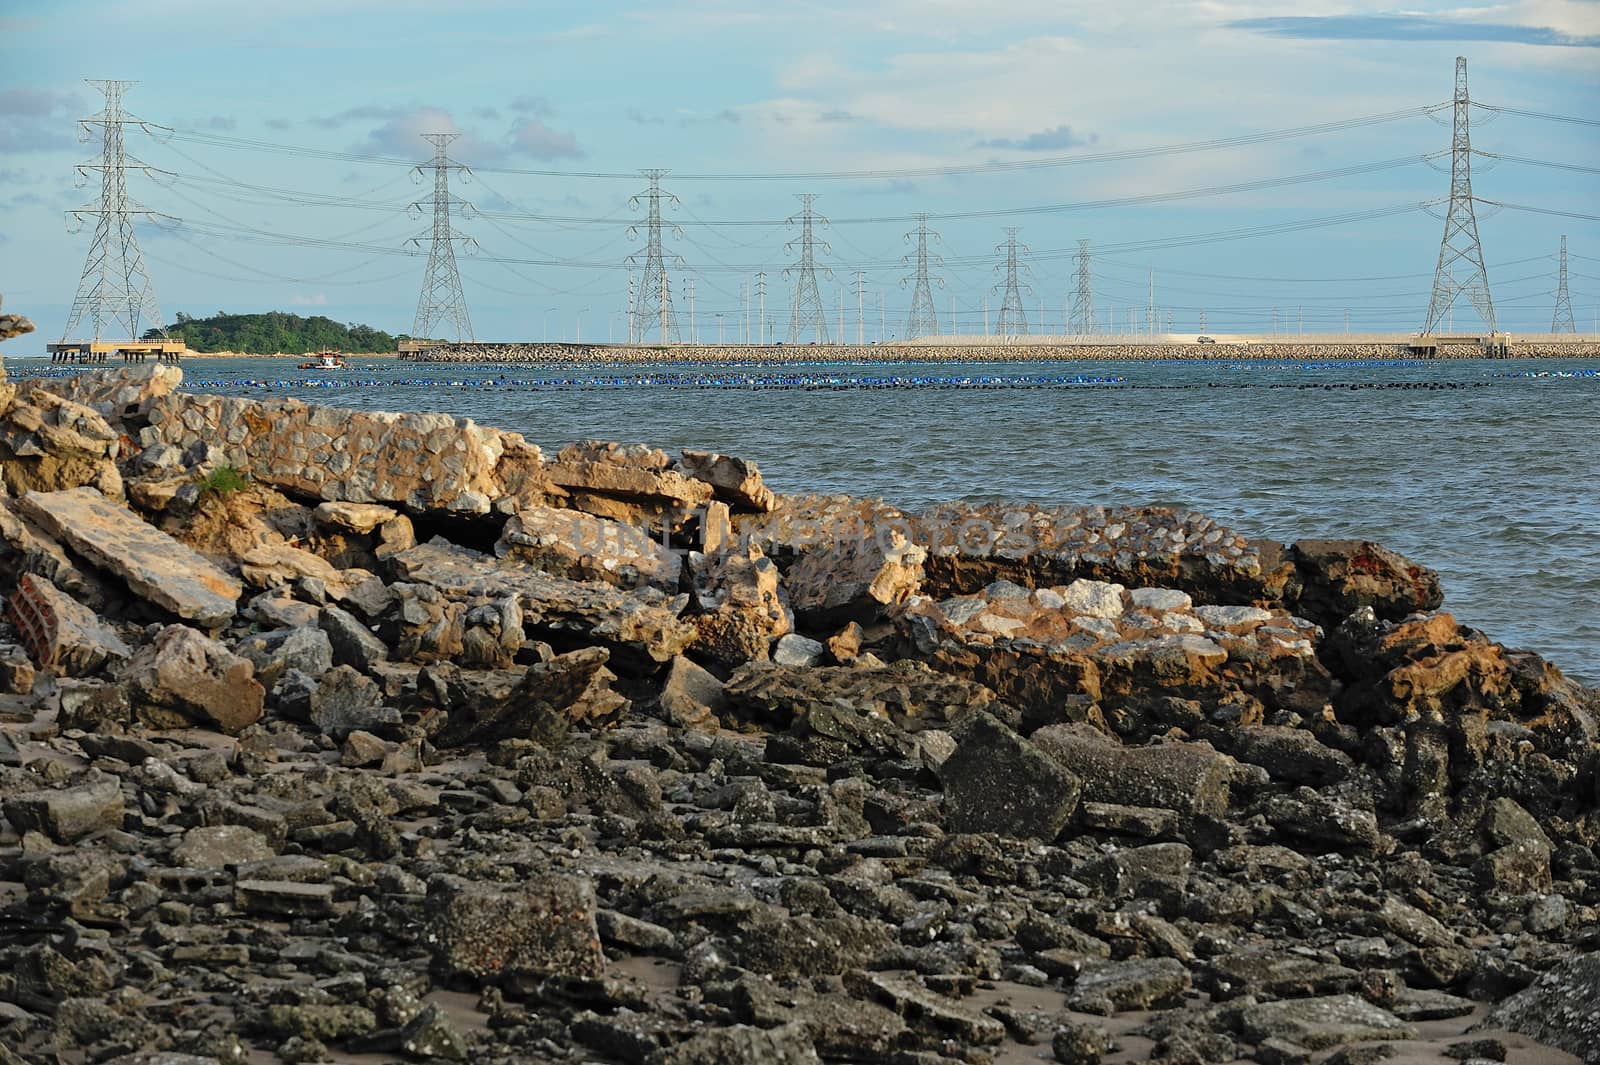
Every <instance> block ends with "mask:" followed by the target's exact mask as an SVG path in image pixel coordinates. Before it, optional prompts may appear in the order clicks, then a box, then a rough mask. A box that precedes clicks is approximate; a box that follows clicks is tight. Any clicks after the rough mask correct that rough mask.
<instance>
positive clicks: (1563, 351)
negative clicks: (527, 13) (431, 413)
mask: <svg viewBox="0 0 1600 1065" xmlns="http://www.w3.org/2000/svg"><path fill="white" fill-rule="evenodd" d="M1597 356H1600V342H1597V341H1592V340H1584V341H1530V342H1522V343H1519V342H1515V341H1513V342H1512V343H1511V344H1510V347H1509V355H1508V356H1507V357H1538V358H1592V357H1597ZM405 357H406V358H410V359H413V360H415V361H417V362H443V363H483V364H537V365H551V366H563V365H572V366H587V365H630V364H638V365H659V364H689V365H694V364H740V363H745V364H760V365H797V364H805V363H823V364H826V363H986V362H1084V361H1088V362H1095V361H1106V362H1150V361H1183V362H1228V361H1234V360H1241V359H1248V360H1267V361H1288V362H1294V361H1329V360H1336V361H1346V360H1374V359H1376V360H1384V359H1402V358H1415V357H1417V356H1415V355H1413V353H1412V351H1411V349H1410V347H1409V346H1408V345H1406V344H1403V343H1371V342H1369V343H1350V344H1341V343H1314V344H1311V343H1295V342H1288V341H1285V342H1283V343H1249V344H1238V343H1218V344H1196V343H1150V344H1138V343H1132V344H1052V343H1017V344H1005V343H998V342H997V343H992V344H898V343H893V344H865V345H857V344H797V345H789V344H767V345H752V344H724V345H715V344H669V345H653V346H652V345H626V344H560V343H541V344H519V343H504V344H501V343H473V344H441V345H439V346H437V347H433V348H426V349H423V350H421V351H416V352H411V353H406V354H405ZM1429 357H1430V358H1438V359H1478V358H1482V357H1483V352H1482V350H1481V349H1480V348H1479V347H1478V346H1477V345H1473V344H1462V345H1456V346H1447V347H1442V348H1440V349H1439V351H1438V354H1436V355H1432V356H1429Z"/></svg>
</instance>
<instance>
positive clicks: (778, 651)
mask: <svg viewBox="0 0 1600 1065" xmlns="http://www.w3.org/2000/svg"><path fill="white" fill-rule="evenodd" d="M826 651H827V648H826V647H824V646H822V644H820V643H818V642H817V641H816V640H813V639H811V638H809V637H806V636H801V635H800V634H799V633H794V632H791V633H789V634H787V635H785V636H780V637H778V642H777V643H776V644H774V645H773V648H772V661H773V663H774V664H776V665H780V666H792V667H805V666H814V665H817V664H818V663H819V662H821V661H822V656H823V654H824V653H826Z"/></svg>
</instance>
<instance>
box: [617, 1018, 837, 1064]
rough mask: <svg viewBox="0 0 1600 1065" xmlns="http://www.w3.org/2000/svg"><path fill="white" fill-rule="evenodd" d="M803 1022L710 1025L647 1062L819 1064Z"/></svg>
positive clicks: (814, 1048) (819, 1059)
mask: <svg viewBox="0 0 1600 1065" xmlns="http://www.w3.org/2000/svg"><path fill="white" fill-rule="evenodd" d="M821 1062H822V1059H821V1058H819V1057H817V1050H816V1047H815V1045H813V1043H812V1041H811V1037H810V1036H808V1035H807V1034H806V1030H805V1026H804V1025H801V1024H798V1023H792V1024H786V1025H783V1026H781V1027H778V1028H755V1027H752V1026H749V1025H744V1024H735V1025H731V1026H729V1027H726V1028H711V1029H708V1030H706V1031H702V1032H700V1033H698V1034H697V1035H693V1036H691V1037H689V1038H688V1039H686V1040H684V1041H683V1042H682V1043H679V1044H678V1045H677V1046H672V1047H663V1048H661V1049H660V1050H657V1051H656V1052H655V1053H653V1054H651V1055H650V1057H649V1058H648V1059H647V1065H821Z"/></svg>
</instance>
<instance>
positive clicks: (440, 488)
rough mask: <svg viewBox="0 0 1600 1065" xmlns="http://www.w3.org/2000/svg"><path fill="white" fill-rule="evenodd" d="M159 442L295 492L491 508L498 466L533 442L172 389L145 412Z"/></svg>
mask: <svg viewBox="0 0 1600 1065" xmlns="http://www.w3.org/2000/svg"><path fill="white" fill-rule="evenodd" d="M147 416H148V418H149V421H150V429H151V431H152V435H153V437H154V440H155V441H162V442H166V443H169V444H175V445H177V446H179V447H183V448H188V447H190V446H191V445H193V444H195V443H198V442H206V443H211V444H214V445H215V446H216V447H218V448H219V449H220V451H221V456H222V461H224V462H226V463H228V464H229V465H232V466H235V467H237V468H238V469H240V470H243V471H244V472H246V473H248V474H249V475H250V476H251V477H252V478H254V479H255V480H257V481H260V482H263V483H266V484H269V485H272V486H273V487H275V488H279V489H282V490H283V491H286V492H290V493H293V494H295V495H298V496H310V497H312V498H316V499H321V500H330V501H343V502H350V503H383V504H389V505H395V506H405V507H409V508H412V509H414V510H418V511H428V510H448V511H456V512H463V513H469V514H487V513H488V512H489V510H490V507H491V506H492V504H493V502H494V500H495V499H497V498H499V497H500V496H502V495H505V494H514V493H511V492H510V488H511V486H510V485H509V484H508V483H507V481H508V478H507V477H505V476H502V475H501V472H500V466H501V465H502V463H504V462H512V461H513V460H514V459H515V457H516V456H518V455H520V454H521V453H522V452H524V451H531V452H532V454H533V455H534V456H537V453H538V451H537V449H536V448H532V447H531V446H530V445H528V444H526V443H525V442H524V441H523V440H522V438H521V437H520V436H519V435H517V434H516V433H506V432H501V431H499V430H495V429H486V428H482V427H480V426H478V425H476V424H475V423H474V422H473V421H472V420H471V419H456V418H452V417H450V416H449V415H447V414H416V413H413V414H390V413H382V412H377V411H358V410H339V409H336V408H333V407H322V406H315V405H311V404H308V403H305V402H303V401H301V400H297V399H261V400H257V399H245V398H241V397H233V396H208V395H194V394H189V393H173V394H172V395H169V396H163V397H160V398H159V399H157V400H156V401H155V402H154V403H153V404H151V407H150V410H149V412H148V415H147Z"/></svg>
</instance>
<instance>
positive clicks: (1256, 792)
mask: <svg viewBox="0 0 1600 1065" xmlns="http://www.w3.org/2000/svg"><path fill="white" fill-rule="evenodd" d="M178 384H179V374H178V371H176V370H175V369H172V368H164V367H156V366H150V367H143V368H140V369H138V370H132V371H124V372H122V373H113V374H93V373H91V374H83V375H79V376H74V377H72V378H67V379H53V380H49V381H42V382H41V381H23V382H20V383H8V384H5V385H3V386H0V477H3V480H4V483H5V484H6V486H7V488H8V489H10V497H9V498H6V499H4V500H0V545H3V547H0V591H3V592H4V594H5V597H6V606H5V619H6V620H5V623H6V625H8V626H9V631H8V632H7V633H6V635H7V637H8V639H9V642H3V643H0V689H3V690H4V693H5V695H4V700H5V710H6V712H5V714H4V715H3V716H0V889H3V892H4V894H3V909H0V1051H3V1053H0V1058H4V1060H6V1061H11V1060H13V1059H15V1060H20V1061H23V1062H26V1063H28V1065H34V1063H39V1065H43V1063H45V1062H55V1061H57V1060H62V1059H68V1058H70V1059H72V1060H77V1059H80V1058H81V1059H82V1060H86V1061H96V1062H105V1063H108V1065H140V1063H148V1062H151V1061H154V1060H157V1059H159V1060H162V1061H168V1060H170V1061H173V1062H179V1061H182V1062H195V1063H196V1065H198V1063H201V1062H222V1061H244V1060H252V1059H257V1060H266V1058H267V1057H268V1056H269V1055H271V1054H276V1056H277V1058H278V1059H279V1060H282V1061H286V1062H288V1061H326V1060H339V1059H342V1058H346V1057H349V1056H351V1055H360V1056H362V1058H363V1059H365V1058H368V1057H370V1058H372V1059H374V1060H379V1059H381V1060H419V1061H473V1060H477V1061H522V1060H552V1061H576V1060H584V1061H596V1062H606V1063H608V1065H622V1063H628V1065H636V1063H644V1065H709V1063H712V1062H717V1063H719V1065H720V1063H723V1062H728V1063H754V1062H767V1061H770V1062H794V1063H810V1065H820V1063H821V1062H824V1061H830V1062H831V1061H838V1062H846V1061H856V1062H860V1061H884V1062H927V1063H938V1062H951V1063H955V1062H965V1063H968V1065H973V1063H977V1062H984V1061H1001V1060H1023V1059H1024V1058H1029V1056H1031V1058H1037V1057H1038V1053H1039V1051H1040V1050H1042V1049H1043V1047H1044V1046H1049V1047H1050V1049H1051V1052H1052V1053H1053V1054H1054V1056H1055V1058H1056V1059H1057V1060H1060V1061H1073V1062H1079V1061H1082V1062H1097V1061H1099V1060H1101V1057H1102V1055H1104V1054H1106V1053H1107V1052H1109V1051H1110V1049H1111V1046H1112V1044H1113V1041H1122V1042H1123V1043H1124V1045H1127V1042H1128V1041H1131V1040H1132V1039H1149V1040H1151V1041H1152V1043H1153V1057H1154V1058H1155V1059H1156V1060H1161V1061H1168V1062H1173V1061H1187V1062H1191V1063H1196V1062H1202V1063H1203V1062H1218V1063H1222V1062H1231V1061H1236V1060H1243V1059H1251V1060H1255V1061H1257V1062H1265V1063H1271V1065H1307V1063H1309V1062H1310V1061H1311V1060H1312V1058H1313V1054H1314V1052H1318V1051H1327V1050H1333V1051H1334V1052H1335V1054H1336V1055H1338V1057H1337V1059H1336V1060H1337V1061H1339V1062H1343V1063H1345V1065H1354V1063H1357V1062H1363V1061H1372V1060H1377V1059H1378V1057H1379V1056H1380V1055H1378V1054H1376V1053H1373V1052H1370V1050H1369V1049H1367V1048H1369V1047H1370V1045H1371V1044H1373V1043H1374V1042H1377V1043H1380V1044H1383V1045H1387V1044H1392V1043H1398V1044H1401V1045H1403V1046H1405V1047H1406V1050H1405V1054H1406V1057H1407V1060H1412V1061H1416V1062H1419V1063H1424V1062H1425V1063H1428V1065H1434V1063H1438V1065H1443V1063H1444V1062H1446V1061H1448V1060H1450V1059H1451V1058H1452V1057H1453V1058H1456V1059H1461V1058H1464V1057H1468V1056H1472V1057H1477V1058H1482V1059H1486V1060H1505V1059H1507V1046H1508V1044H1510V1045H1511V1046H1514V1047H1515V1048H1516V1051H1517V1056H1515V1057H1511V1058H1510V1059H1509V1060H1511V1061H1512V1062H1513V1065H1527V1063H1529V1062H1536V1061H1545V1062H1548V1063H1550V1065H1558V1063H1563V1062H1567V1061H1569V1059H1567V1058H1564V1057H1562V1056H1561V1052H1565V1053H1567V1054H1572V1055H1588V1056H1589V1060H1591V1061H1592V1060H1593V1053H1592V1051H1593V1048H1594V1046H1595V1045H1596V1044H1595V1036H1596V1034H1597V1033H1596V1030H1595V1027H1594V1021H1593V1017H1592V1014H1591V1012H1587V1011H1582V1010H1574V1009H1573V1008H1572V1004H1573V1003H1574V1002H1578V1003H1584V1002H1590V1001H1595V1000H1596V999H1597V998H1600V953H1597V948H1600V937H1597V935H1596V932H1595V929H1596V927H1597V925H1600V866H1597V864H1596V862H1595V856H1594V846H1595V843H1596V841H1597V840H1600V791H1597V789H1596V772H1597V769H1600V743H1597V741H1596V738H1595V725H1594V721H1595V712H1596V709H1597V706H1600V703H1597V698H1600V693H1596V692H1594V691H1592V690H1589V689H1586V688H1584V687H1583V686H1581V685H1579V684H1576V683H1573V682H1572V681H1571V680H1569V679H1568V678H1566V677H1565V676H1563V674H1562V673H1561V672H1560V670H1558V669H1557V668H1556V667H1555V666H1553V665H1552V664H1550V663H1549V662H1547V661H1545V660H1544V659H1543V658H1541V657H1540V656H1539V655H1537V654H1533V653H1528V652H1524V651H1516V650H1512V649H1509V648H1507V647H1505V646H1503V645H1501V644H1499V643H1496V642H1494V641H1493V640H1491V639H1490V638H1489V637H1487V636H1485V635H1484V634H1483V633H1481V632H1479V631H1476V630H1475V629H1473V628H1471V627H1469V626H1468V625H1465V624H1462V623H1460V622H1458V621H1457V619H1456V618H1455V617H1454V616H1453V615H1452V614H1450V613H1445V612H1441V611H1440V610H1439V607H1440V605H1441V598H1442V595H1443V591H1444V589H1443V588H1442V586H1441V581H1440V579H1439V575H1438V574H1437V573H1435V572H1434V571H1432V570H1431V569H1429V568H1428V567H1427V566H1425V565H1423V564H1421V563H1420V562H1419V561H1416V560H1413V559H1410V558H1407V557H1405V556H1403V555H1400V554H1398V553H1396V552H1394V551H1392V550H1388V549H1386V548H1384V547H1382V546H1380V545H1378V544H1376V543H1373V542H1371V541H1370V540H1366V539H1360V538H1350V539H1322V538H1301V539H1297V540H1296V541H1294V542H1292V543H1285V542H1276V541H1272V540H1267V539H1262V538H1258V537H1252V536H1249V535H1246V534H1244V533H1242V532H1240V531H1239V530H1237V529H1235V528H1233V527H1231V526H1230V525H1229V524H1228V523H1226V522H1224V521H1220V520H1218V519H1216V518H1214V517H1210V516H1207V515H1205V514H1202V513H1198V512H1196V511H1193V510H1190V509H1186V508H1175V507H1164V506H1039V505H1030V504H1025V503H972V504H967V503H956V504H948V505H944V506H938V507H921V508H916V509H910V508H901V507H897V506H895V505H893V504H890V503H886V502H883V501H881V500H878V499H873V498H862V497H857V496H847V495H840V494H831V495H821V494H810V493H806V492H782V493H780V492H775V491H774V490H773V489H772V488H771V487H769V486H768V484H767V483H766V477H765V474H764V472H763V471H762V470H761V469H760V468H759V467H758V466H757V465H756V464H755V463H754V462H751V461H748V460H745V459H742V458H738V457H734V456H732V455H728V454H718V453H715V452H711V451H704V450H697V449H693V448H681V449H675V450H674V451H672V452H669V451H666V450H662V449H658V448H655V447H650V446H646V445H639V444H628V445H624V444H612V443H603V442H596V441H587V442H583V443H577V444H569V445H566V446H562V447H559V448H555V449H551V450H550V451H549V452H548V453H547V452H545V451H543V450H541V449H539V448H537V447H534V446H532V445H530V444H527V443H525V442H524V441H523V440H522V439H521V438H520V437H519V436H518V435H517V434H515V433H512V432H507V431H503V430H497V429H489V428H484V427H481V426H479V425H477V424H476V423H474V422H472V421H470V420H467V419H463V418H455V417H450V416H446V415H418V414H383V413H377V412H370V411H352V410H335V409H332V408H327V407H317V406H311V405H307V404H304V403H303V402H301V401H299V400H296V399H282V398H269V399H256V398H249V397H229V398H226V399H219V398H218V397H211V396H204V395H192V394H185V393H182V392H179V391H175V390H174V389H175V387H176V386H177V385H178ZM1519 591H1520V589H1519V587H1518V586H1517V584H1516V582H1513V581H1510V580H1508V581H1507V587H1506V593H1507V594H1512V595H1514V594H1518V592H1519ZM643 977H648V979H645V978H643ZM1484 1004H1493V1006H1494V1008H1493V1009H1492V1010H1487V1009H1484V1008H1482V1006H1483V1005H1484ZM1480 1019H1481V1021H1482V1024H1481V1025H1478V1027H1475V1028H1474V1027H1471V1026H1473V1025H1474V1024H1475V1023H1476V1022H1478V1021H1479V1020H1480ZM1469 1030H1470V1031H1471V1033H1472V1034H1471V1038H1470V1040H1469V1039H1468V1038H1467V1036H1468V1032H1469ZM1512 1033H1515V1034H1512ZM1532 1040H1537V1041H1538V1043H1539V1044H1542V1047H1541V1046H1538V1045H1535V1044H1533V1043H1532V1042H1531V1041H1532ZM130 1048H141V1050H140V1051H139V1052H134V1051H132V1050H130ZM145 1048H154V1049H145ZM1336 1048H1341V1049H1336ZM1536 1052H1537V1056H1536ZM1031 1058H1030V1059H1031ZM1113 1060H1120V1059H1113ZM1330 1060H1333V1059H1330Z"/></svg>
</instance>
